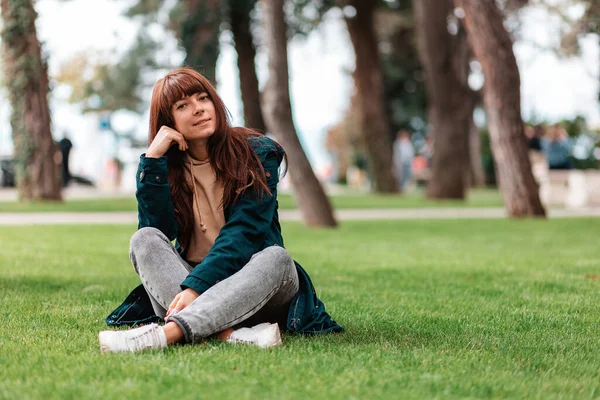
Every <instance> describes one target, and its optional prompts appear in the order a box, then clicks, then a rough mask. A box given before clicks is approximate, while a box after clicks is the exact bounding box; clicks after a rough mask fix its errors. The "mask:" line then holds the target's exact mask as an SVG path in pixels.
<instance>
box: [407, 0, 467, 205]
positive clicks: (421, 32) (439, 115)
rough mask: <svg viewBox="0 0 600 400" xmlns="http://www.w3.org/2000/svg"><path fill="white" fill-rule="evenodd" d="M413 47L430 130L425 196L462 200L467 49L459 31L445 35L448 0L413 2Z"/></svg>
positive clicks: (465, 126) (465, 151)
mask: <svg viewBox="0 0 600 400" xmlns="http://www.w3.org/2000/svg"><path fill="white" fill-rule="evenodd" d="M413 7H414V10H415V18H416V21H417V23H416V25H417V32H418V33H417V37H418V42H417V43H418V48H419V55H420V58H421V61H422V63H423V68H424V70H425V75H426V77H425V85H426V87H427V94H428V104H429V111H428V114H429V118H428V119H429V126H430V132H431V133H432V135H433V140H434V143H435V151H434V152H433V156H432V159H431V164H432V165H431V177H430V179H429V182H428V183H427V196H428V197H429V198H436V199H464V198H465V193H466V189H467V187H468V185H467V178H468V171H469V147H468V143H469V128H470V123H471V121H472V116H473V102H472V100H471V96H470V90H469V87H468V83H467V77H468V71H469V48H468V45H467V39H466V35H465V34H464V32H462V29H461V28H460V27H455V30H456V31H455V34H454V35H451V34H450V32H449V31H448V18H449V16H450V15H451V13H452V11H453V9H454V5H453V4H452V0H442V1H439V0H413Z"/></svg>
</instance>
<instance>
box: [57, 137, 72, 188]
mask: <svg viewBox="0 0 600 400" xmlns="http://www.w3.org/2000/svg"><path fill="white" fill-rule="evenodd" d="M72 148H73V143H72V142H71V140H69V137H68V135H67V133H66V132H65V134H64V137H63V138H62V139H61V140H59V141H58V149H59V151H60V155H61V157H60V159H61V175H62V184H63V187H66V186H67V185H68V184H69V183H70V182H71V171H70V169H69V155H70V154H71V149H72Z"/></svg>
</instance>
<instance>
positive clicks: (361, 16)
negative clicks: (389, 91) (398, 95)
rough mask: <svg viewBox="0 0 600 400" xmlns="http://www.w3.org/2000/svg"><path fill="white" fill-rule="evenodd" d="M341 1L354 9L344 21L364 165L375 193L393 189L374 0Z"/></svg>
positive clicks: (390, 143) (390, 149)
mask: <svg viewBox="0 0 600 400" xmlns="http://www.w3.org/2000/svg"><path fill="white" fill-rule="evenodd" d="M342 3H343V4H348V5H350V6H352V7H354V9H356V15H355V16H353V17H346V18H345V20H346V25H347V26H348V32H349V33H350V40H351V41H352V45H353V47H354V53H355V55H356V68H355V70H354V81H355V86H356V88H357V91H358V93H357V94H358V96H357V99H358V102H359V108H360V110H361V113H360V115H359V116H358V117H359V118H358V120H359V127H360V132H361V135H362V137H363V140H364V143H365V148H366V152H367V159H368V163H369V166H368V167H369V170H370V172H371V176H372V179H373V183H374V188H375V190H376V191H377V192H383V193H392V192H396V191H397V190H398V188H397V185H396V180H395V179H394V175H393V172H392V171H393V169H392V138H391V136H390V127H389V122H388V117H387V114H386V105H385V97H384V90H383V73H382V70H381V63H380V60H379V52H378V46H377V39H376V38H375V30H374V26H373V13H374V11H375V7H376V2H375V1H365V0H347V1H344V2H342Z"/></svg>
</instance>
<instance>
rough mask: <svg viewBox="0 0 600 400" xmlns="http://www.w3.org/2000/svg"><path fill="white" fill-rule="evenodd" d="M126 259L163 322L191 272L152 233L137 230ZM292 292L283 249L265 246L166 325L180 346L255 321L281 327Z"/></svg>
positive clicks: (292, 270) (292, 269)
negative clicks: (180, 337) (178, 333)
mask: <svg viewBox="0 0 600 400" xmlns="http://www.w3.org/2000/svg"><path fill="white" fill-rule="evenodd" d="M129 257H130V259H131V262H132V264H133V267H134V269H135V271H136V272H137V273H138V275H139V276H140V278H141V280H142V284H143V285H144V288H145V289H146V292H148V295H149V296H150V300H151V301H152V306H153V308H154V312H155V313H156V315H158V316H160V317H163V318H164V316H165V314H166V311H167V309H168V307H169V304H171V301H173V299H174V298H175V296H176V295H177V294H178V293H179V292H181V287H180V286H179V285H180V284H181V282H183V280H184V279H185V278H186V277H187V275H188V274H189V272H190V271H191V270H192V267H191V266H190V265H189V264H188V263H187V262H186V261H185V260H184V259H183V258H181V256H180V255H179V254H178V253H177V251H176V250H175V248H174V247H173V245H172V244H171V242H170V241H169V239H168V238H167V237H166V236H165V235H164V234H163V233H162V232H161V231H160V230H158V229H155V228H142V229H140V230H138V231H137V232H136V233H135V234H134V235H133V236H132V238H131V247H130V252H129ZM297 292H298V273H297V272H296V266H295V264H294V261H293V260H292V258H291V257H290V255H289V254H288V252H287V251H286V250H285V249H284V248H282V247H279V246H271V247H267V248H266V249H264V250H262V251H260V252H258V253H256V254H254V255H253V256H252V258H251V259H250V261H248V263H247V264H246V265H245V266H244V267H243V268H242V269H241V270H240V271H238V272H237V273H235V274H233V275H232V276H230V277H229V278H227V279H225V280H223V281H221V282H219V283H217V284H215V285H214V286H212V287H211V288H210V289H208V290H207V291H205V292H204V293H201V294H200V296H199V297H198V298H197V299H196V300H194V301H193V302H192V303H191V304H190V305H188V306H187V307H186V308H184V309H183V310H181V311H180V312H179V313H176V314H175V315H172V316H170V317H169V318H168V320H167V322H170V321H172V322H175V323H176V324H177V325H179V327H180V328H181V330H182V331H183V334H184V336H185V340H186V342H197V341H200V340H201V339H203V338H206V337H208V336H211V335H213V334H215V333H218V332H221V331H222V330H224V329H227V328H230V327H235V326H252V325H256V324H258V323H261V322H278V323H282V324H284V326H285V322H286V320H287V314H288V309H289V305H290V303H291V301H292V298H293V297H294V295H295V294H296V293H297Z"/></svg>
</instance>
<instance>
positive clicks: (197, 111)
mask: <svg viewBox="0 0 600 400" xmlns="http://www.w3.org/2000/svg"><path fill="white" fill-rule="evenodd" d="M202 111H204V109H203V107H202V103H201V102H199V101H198V100H194V113H195V114H200V113H202Z"/></svg>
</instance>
